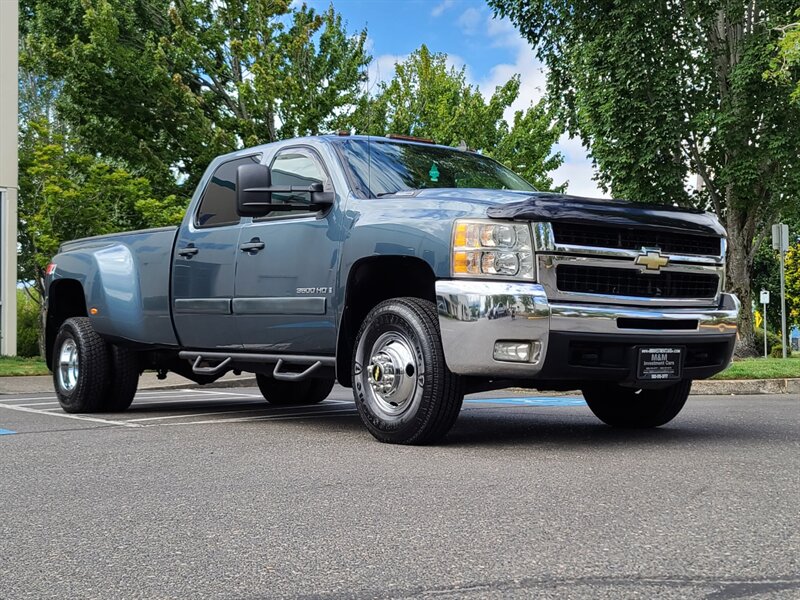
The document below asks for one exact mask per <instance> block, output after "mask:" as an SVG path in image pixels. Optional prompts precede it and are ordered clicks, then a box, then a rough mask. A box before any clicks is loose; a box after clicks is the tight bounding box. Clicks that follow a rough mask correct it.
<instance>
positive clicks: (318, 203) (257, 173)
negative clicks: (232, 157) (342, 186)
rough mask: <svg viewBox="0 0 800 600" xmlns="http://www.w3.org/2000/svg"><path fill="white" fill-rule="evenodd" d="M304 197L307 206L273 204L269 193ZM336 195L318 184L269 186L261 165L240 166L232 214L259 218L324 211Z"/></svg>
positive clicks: (267, 175)
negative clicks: (276, 212)
mask: <svg viewBox="0 0 800 600" xmlns="http://www.w3.org/2000/svg"><path fill="white" fill-rule="evenodd" d="M298 193H300V194H308V195H309V199H310V204H284V203H278V204H273V202H272V194H298ZM335 198H336V195H335V194H334V193H333V192H326V191H324V186H323V185H322V184H321V183H312V184H311V185H272V173H271V172H270V170H269V167H266V166H264V165H242V166H240V167H239V168H238V169H237V170H236V212H237V213H238V214H239V216H241V217H263V216H264V215H267V214H269V213H271V212H272V211H280V212H285V211H307V212H316V211H318V210H325V209H326V208H327V207H328V206H330V205H331V204H333V203H334V201H335Z"/></svg>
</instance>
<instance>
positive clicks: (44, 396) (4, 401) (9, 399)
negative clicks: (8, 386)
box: [0, 394, 53, 404]
mask: <svg viewBox="0 0 800 600" xmlns="http://www.w3.org/2000/svg"><path fill="white" fill-rule="evenodd" d="M52 397H53V395H52V394H43V395H41V396H30V397H26V398H3V396H0V400H2V402H3V403H4V404H5V403H7V402H23V401H27V400H46V399H47V398H52Z"/></svg>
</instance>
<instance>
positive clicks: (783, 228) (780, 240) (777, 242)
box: [772, 223, 789, 358]
mask: <svg viewBox="0 0 800 600" xmlns="http://www.w3.org/2000/svg"><path fill="white" fill-rule="evenodd" d="M772 248H773V249H775V250H777V251H778V254H779V255H780V258H781V346H783V358H786V346H787V344H788V343H789V336H788V335H787V333H788V332H787V331H786V261H785V257H784V255H785V254H786V252H787V250H789V226H788V225H784V224H783V223H777V224H776V225H773V226H772Z"/></svg>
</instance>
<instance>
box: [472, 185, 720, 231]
mask: <svg viewBox="0 0 800 600" xmlns="http://www.w3.org/2000/svg"><path fill="white" fill-rule="evenodd" d="M487 215H488V216H489V217H490V218H492V219H515V220H523V221H558V222H563V223H582V224H586V225H616V226H620V227H630V228H636V229H641V228H645V229H660V230H665V229H666V230H673V231H675V232H681V233H695V234H698V235H716V236H720V237H724V236H725V229H724V228H723V227H722V225H720V223H719V221H718V220H717V218H716V217H715V216H714V215H712V214H711V213H707V212H704V211H701V210H692V209H685V208H675V207H672V206H659V205H657V204H643V203H639V202H627V201H625V200H604V199H594V198H581V197H578V196H568V195H566V194H548V193H540V194H532V195H531V196H530V197H529V198H528V199H526V200H523V201H522V202H512V203H509V204H502V205H495V206H492V207H490V208H489V209H488V210H487Z"/></svg>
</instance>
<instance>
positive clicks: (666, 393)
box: [583, 380, 692, 428]
mask: <svg viewBox="0 0 800 600" xmlns="http://www.w3.org/2000/svg"><path fill="white" fill-rule="evenodd" d="M691 387H692V382H691V380H684V381H681V382H679V383H676V384H674V385H671V386H669V387H666V388H662V389H656V390H638V389H635V388H627V387H622V386H620V385H617V384H614V383H608V384H600V383H598V384H595V385H592V386H588V387H586V388H584V389H583V397H584V398H585V399H586V404H588V405H589V408H590V409H591V411H592V412H593V413H594V414H595V416H596V417H597V418H598V419H600V420H601V421H603V422H604V423H606V424H607V425H611V426H612V427H626V428H648V427H659V426H660V425H664V424H665V423H669V422H670V421H671V420H672V419H674V418H675V417H676V416H677V415H678V413H679V412H681V409H682V408H683V405H684V404H686V399H687V398H688V397H689V391H690V390H691Z"/></svg>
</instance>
